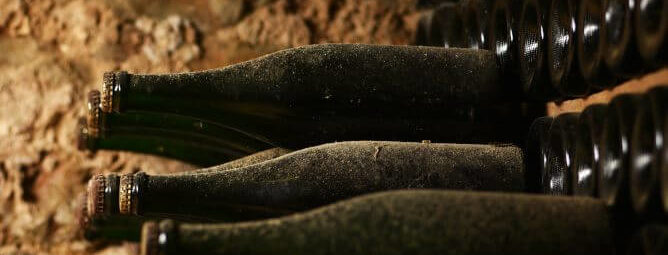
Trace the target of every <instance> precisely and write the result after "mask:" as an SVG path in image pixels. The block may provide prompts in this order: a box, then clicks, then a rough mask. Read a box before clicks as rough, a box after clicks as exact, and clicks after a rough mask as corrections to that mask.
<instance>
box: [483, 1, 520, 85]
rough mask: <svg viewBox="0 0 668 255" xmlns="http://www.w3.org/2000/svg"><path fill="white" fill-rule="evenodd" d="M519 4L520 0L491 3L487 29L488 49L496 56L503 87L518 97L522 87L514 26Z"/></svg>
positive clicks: (517, 18)
mask: <svg viewBox="0 0 668 255" xmlns="http://www.w3.org/2000/svg"><path fill="white" fill-rule="evenodd" d="M521 3H522V1H521V0H497V1H493V6H492V7H491V11H490V15H489V16H490V18H489V22H490V24H489V26H488V28H487V29H488V31H487V37H488V40H487V41H488V42H489V43H488V48H489V51H491V52H494V53H495V54H496V59H497V62H498V63H499V68H500V70H499V72H500V76H501V77H502V78H501V79H502V81H503V84H504V85H503V86H504V87H505V88H506V89H507V90H509V91H513V92H512V94H514V95H518V96H519V95H521V94H522V87H521V86H520V85H519V84H520V80H519V75H518V74H519V72H518V69H519V64H518V58H517V37H518V31H517V29H516V24H517V23H518V22H519V14H518V12H519V11H518V10H521Z"/></svg>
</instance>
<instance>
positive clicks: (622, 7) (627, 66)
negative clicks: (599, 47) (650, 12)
mask: <svg viewBox="0 0 668 255" xmlns="http://www.w3.org/2000/svg"><path fill="white" fill-rule="evenodd" d="M636 2H637V0H607V1H604V15H605V17H606V18H605V19H604V21H605V24H604V26H603V27H602V29H603V30H602V32H601V34H602V37H601V39H602V40H603V47H604V48H605V49H604V50H603V51H604V52H605V54H603V59H604V60H605V65H606V67H607V68H608V69H609V70H610V72H612V73H613V74H615V75H616V76H617V77H618V78H631V77H634V76H636V75H638V74H640V73H642V67H643V60H642V58H641V57H640V53H639V52H638V48H637V46H636V40H635V36H634V28H635V26H634V24H635V18H634V13H635V11H634V10H635V8H636Z"/></svg>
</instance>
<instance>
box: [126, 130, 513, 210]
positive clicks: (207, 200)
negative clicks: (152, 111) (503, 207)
mask: <svg viewBox="0 0 668 255" xmlns="http://www.w3.org/2000/svg"><path fill="white" fill-rule="evenodd" d="M523 164H524V162H523V158H522V152H521V149H519V148H517V147H514V146H499V145H459V144H435V143H428V144H427V143H400V142H368V141H362V142H343V143H333V144H325V145H321V146H317V147H311V148H307V149H304V150H299V151H296V152H293V153H291V154H287V155H284V156H282V157H279V158H276V159H273V160H268V161H265V162H263V163H259V164H255V165H251V166H247V167H243V168H236V169H234V170H229V171H215V172H209V173H204V174H189V175H178V176H174V175H147V174H144V173H137V174H134V175H132V174H130V175H123V176H121V185H120V193H119V197H120V198H119V201H120V211H121V213H123V214H135V215H146V216H156V215H157V216H160V215H169V216H170V217H175V216H176V215H190V216H197V217H206V218H209V219H217V220H245V219H249V218H251V219H252V218H266V217H271V216H276V215H284V214H288V213H292V212H295V211H303V210H306V209H310V208H314V207H317V206H321V205H325V204H328V203H331V202H335V201H338V200H341V199H345V198H350V197H353V196H357V195H361V194H366V193H370V192H375V191H383V190H392V189H405V188H441V189H463V190H493V191H522V190H524V178H523V175H524V166H523Z"/></svg>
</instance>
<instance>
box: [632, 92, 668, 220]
mask: <svg viewBox="0 0 668 255" xmlns="http://www.w3.org/2000/svg"><path fill="white" fill-rule="evenodd" d="M666 116H668V87H664V86H661V87H655V88H653V89H651V90H650V91H649V92H647V93H645V95H644V96H643V99H642V100H641V103H640V105H639V108H638V113H637V115H636V120H635V123H634V126H633V134H632V137H631V144H630V145H631V164H630V174H629V182H630V190H631V202H632V204H633V209H635V211H636V213H638V214H641V215H649V217H651V216H653V215H655V214H658V212H659V211H662V209H660V208H668V205H662V201H661V194H660V191H659V190H660V187H659V186H660V181H659V178H660V171H661V169H660V168H661V164H662V162H663V160H664V159H663V157H662V155H660V152H661V150H662V148H663V147H664V137H663V124H664V121H665V119H666Z"/></svg>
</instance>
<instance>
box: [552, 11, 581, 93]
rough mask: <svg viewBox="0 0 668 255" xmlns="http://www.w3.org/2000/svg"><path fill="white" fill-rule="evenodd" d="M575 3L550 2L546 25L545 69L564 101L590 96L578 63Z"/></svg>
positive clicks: (577, 25)
mask: <svg viewBox="0 0 668 255" xmlns="http://www.w3.org/2000/svg"><path fill="white" fill-rule="evenodd" d="M578 2H579V0H552V1H550V9H549V12H548V13H549V14H548V16H549V18H548V21H549V22H548V25H547V31H546V33H547V63H546V64H545V65H546V66H547V69H548V71H549V76H550V81H551V84H552V86H553V87H554V88H555V89H556V90H557V91H558V92H559V93H560V94H561V95H562V96H564V97H582V96H584V95H586V94H587V93H588V92H589V86H588V85H587V84H586V83H585V80H584V77H583V76H582V74H581V72H580V68H579V62H578V53H579V52H578V47H577V45H576V44H577V42H578V33H577V29H578V28H579V23H576V20H577V19H578V11H579V9H578Z"/></svg>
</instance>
